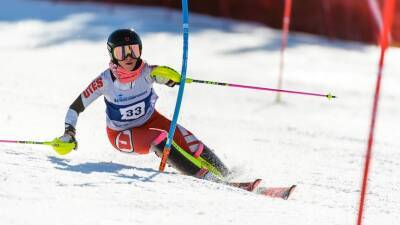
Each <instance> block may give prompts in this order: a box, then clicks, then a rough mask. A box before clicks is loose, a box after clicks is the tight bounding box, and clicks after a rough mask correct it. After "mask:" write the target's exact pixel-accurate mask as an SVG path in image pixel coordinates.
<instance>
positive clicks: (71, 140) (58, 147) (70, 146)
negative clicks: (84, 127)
mask: <svg viewBox="0 0 400 225" xmlns="http://www.w3.org/2000/svg"><path fill="white" fill-rule="evenodd" d="M53 148H54V150H55V151H56V152H57V153H58V154H60V155H66V154H68V153H70V152H71V151H72V150H77V149H78V142H77V141H76V139H75V128H74V127H73V126H72V125H70V124H65V131H64V134H63V135H62V136H61V137H58V138H55V139H54V140H53Z"/></svg>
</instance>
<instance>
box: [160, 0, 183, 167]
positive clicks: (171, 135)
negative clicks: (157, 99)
mask: <svg viewBox="0 0 400 225" xmlns="http://www.w3.org/2000/svg"><path fill="white" fill-rule="evenodd" d="M182 28H183V58H182V70H181V80H180V85H179V90H178V97H177V99H176V104H175V111H174V116H173V118H172V121H171V126H170V128H169V132H168V139H167V143H166V144H165V147H164V150H163V154H162V157H161V162H160V166H159V171H161V172H163V171H164V169H165V165H166V164H167V159H168V156H169V153H170V151H171V144H172V141H173V138H174V133H175V129H176V125H177V123H178V117H179V111H180V109H181V104H182V98H183V93H184V90H185V83H186V82H185V81H186V70H187V58H188V45H189V7H188V0H182Z"/></svg>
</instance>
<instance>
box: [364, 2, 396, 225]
mask: <svg viewBox="0 0 400 225" xmlns="http://www.w3.org/2000/svg"><path fill="white" fill-rule="evenodd" d="M394 9H395V0H386V1H385V5H384V20H383V29H382V31H381V35H380V45H381V54H380V59H379V68H378V77H377V81H376V87H375V95H374V103H373V107H372V116H371V123H370V132H369V137H368V147H367V153H366V157H365V165H364V175H363V180H362V187H361V194H360V202H359V210H358V217H357V225H361V224H362V219H363V213H364V206H365V199H366V196H365V195H366V192H367V184H368V176H369V170H370V162H371V158H372V146H373V143H374V131H375V123H376V117H377V113H378V104H379V96H380V89H381V80H382V72H383V67H384V61H385V52H386V49H387V47H388V45H389V34H390V29H391V27H392V23H393V17H394Z"/></svg>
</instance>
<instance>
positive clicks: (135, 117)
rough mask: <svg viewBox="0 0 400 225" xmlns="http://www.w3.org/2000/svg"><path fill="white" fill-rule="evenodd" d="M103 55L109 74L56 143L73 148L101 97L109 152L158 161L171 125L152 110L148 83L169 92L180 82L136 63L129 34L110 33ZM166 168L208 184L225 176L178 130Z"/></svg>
mask: <svg viewBox="0 0 400 225" xmlns="http://www.w3.org/2000/svg"><path fill="white" fill-rule="evenodd" d="M107 49H108V53H109V55H110V58H111V60H110V63H109V68H107V69H106V70H105V71H104V72H102V73H101V74H100V75H99V76H97V77H96V78H95V79H94V80H93V82H91V83H90V84H89V85H88V87H87V88H86V89H85V90H84V91H83V92H82V93H81V94H80V95H79V96H78V98H76V100H75V101H74V102H73V103H72V104H71V106H70V107H69V109H68V111H67V115H66V118H65V132H64V134H63V135H62V136H61V137H60V138H58V140H59V141H61V142H68V143H75V146H77V141H76V138H75V135H76V129H75V128H76V125H77V120H78V116H79V114H80V113H81V112H83V111H84V110H85V109H86V108H87V107H88V106H89V105H90V104H91V103H92V102H93V101H95V100H96V99H97V98H99V97H100V96H102V95H104V101H105V104H106V123H107V135H108V138H109V141H110V142H111V144H112V145H113V146H114V148H115V149H116V150H118V151H121V152H124V153H129V154H148V153H150V152H155V153H156V155H157V156H159V157H160V156H161V155H162V151H163V149H164V146H165V144H166V139H167V131H168V130H169V127H170V123H171V121H170V120H169V119H167V118H166V117H164V116H163V115H161V114H160V113H159V112H158V111H157V110H156V109H155V104H156V101H157V98H158V96H157V94H156V93H155V91H154V89H153V83H154V82H156V83H158V84H165V85H167V86H169V87H173V86H174V85H177V84H178V82H179V81H180V74H179V73H178V72H176V71H175V70H173V69H172V68H169V67H166V66H156V65H150V64H148V63H147V62H145V61H144V60H143V59H142V58H141V55H142V42H141V39H140V37H139V35H138V34H137V33H136V32H135V31H134V30H131V29H118V30H115V31H114V32H112V33H111V34H110V36H109V37H108V41H107ZM71 150H72V149H71ZM71 150H69V151H71ZM167 164H169V165H171V166H172V167H174V168H175V169H177V170H178V171H180V172H181V173H183V174H186V175H191V176H195V177H198V178H201V179H207V180H213V181H216V180H221V179H224V178H225V177H226V176H227V175H228V174H229V170H228V168H227V167H226V166H225V165H224V164H223V163H222V162H221V160H220V159H219V158H218V157H217V156H216V155H215V154H214V152H213V151H211V150H210V149H209V148H208V147H207V146H206V145H205V144H204V143H203V142H201V141H200V140H198V139H197V138H196V136H194V135H193V134H192V133H191V132H190V131H188V130H186V129H185V128H184V127H182V126H180V125H178V126H177V129H176V132H175V135H174V137H173V142H172V145H171V153H170V156H169V158H168V161H167ZM205 165H206V166H205Z"/></svg>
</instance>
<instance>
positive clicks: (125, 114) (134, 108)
mask: <svg viewBox="0 0 400 225" xmlns="http://www.w3.org/2000/svg"><path fill="white" fill-rule="evenodd" d="M119 111H120V112H121V115H122V117H121V119H122V120H133V119H137V118H139V117H141V116H143V115H144V114H145V112H146V111H145V104H144V102H139V103H138V104H135V105H131V106H129V107H126V108H123V109H119Z"/></svg>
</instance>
